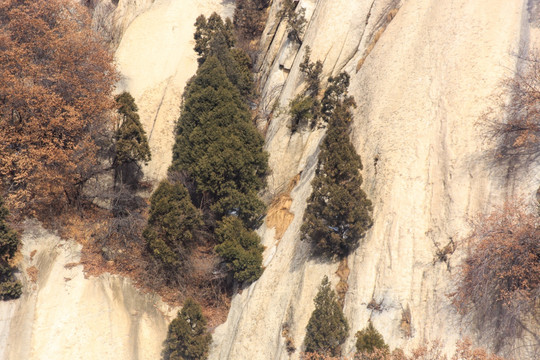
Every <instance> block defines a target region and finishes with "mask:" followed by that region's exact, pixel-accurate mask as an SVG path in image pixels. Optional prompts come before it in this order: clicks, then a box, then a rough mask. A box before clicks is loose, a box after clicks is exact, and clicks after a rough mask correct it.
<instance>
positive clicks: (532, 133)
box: [479, 54, 540, 160]
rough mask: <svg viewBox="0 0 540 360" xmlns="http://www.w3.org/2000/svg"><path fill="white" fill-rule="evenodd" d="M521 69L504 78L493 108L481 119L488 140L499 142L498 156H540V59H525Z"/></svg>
mask: <svg viewBox="0 0 540 360" xmlns="http://www.w3.org/2000/svg"><path fill="white" fill-rule="evenodd" d="M520 60H521V62H522V65H523V67H522V70H521V71H520V72H519V73H518V74H515V75H513V76H512V77H509V78H507V79H505V80H503V82H502V84H501V91H500V93H499V94H497V95H496V98H495V103H496V105H495V106H494V107H491V108H489V109H488V110H487V111H486V112H485V113H484V115H483V116H482V117H481V119H480V121H479V125H481V127H482V128H483V130H484V135H485V137H486V138H487V139H488V140H491V141H493V142H494V143H495V144H496V147H495V158H496V159H498V160H505V159H511V158H515V157H520V158H522V159H523V158H524V157H532V158H537V156H538V155H539V154H540V147H539V146H538V143H539V142H540V124H539V122H538V116H539V115H540V106H539V105H540V58H539V55H538V54H536V55H533V57H531V58H522V59H520Z"/></svg>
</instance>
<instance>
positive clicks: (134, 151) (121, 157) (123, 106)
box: [113, 92, 151, 183]
mask: <svg viewBox="0 0 540 360" xmlns="http://www.w3.org/2000/svg"><path fill="white" fill-rule="evenodd" d="M116 103H117V104H118V113H119V114H120V124H119V126H118V129H117V130H116V134H115V140H116V141H115V148H116V149H115V157H114V162H113V167H114V169H115V182H116V183H123V182H126V181H127V182H130V180H131V182H137V181H138V177H140V176H137V175H138V174H137V172H138V171H139V170H140V165H139V164H140V163H141V162H143V163H147V162H148V161H150V159H151V154H150V147H149V146H148V139H147V137H146V132H145V131H144V129H143V126H142V124H141V121H140V119H139V114H137V111H138V108H137V105H136V104H135V99H134V98H133V97H132V96H131V94H130V93H128V92H123V93H122V94H120V95H118V96H117V97H116ZM131 177H134V178H135V179H131Z"/></svg>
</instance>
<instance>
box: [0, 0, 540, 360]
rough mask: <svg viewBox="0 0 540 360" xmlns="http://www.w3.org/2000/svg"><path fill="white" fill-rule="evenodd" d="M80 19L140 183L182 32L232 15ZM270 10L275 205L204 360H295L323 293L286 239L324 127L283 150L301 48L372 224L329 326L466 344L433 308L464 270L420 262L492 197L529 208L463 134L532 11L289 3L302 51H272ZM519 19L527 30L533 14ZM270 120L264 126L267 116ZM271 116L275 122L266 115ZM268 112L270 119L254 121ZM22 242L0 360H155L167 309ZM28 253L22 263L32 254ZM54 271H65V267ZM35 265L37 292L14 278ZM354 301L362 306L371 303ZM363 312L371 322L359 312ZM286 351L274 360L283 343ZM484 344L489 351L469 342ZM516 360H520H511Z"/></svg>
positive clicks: (170, 95)
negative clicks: (351, 154) (134, 112)
mask: <svg viewBox="0 0 540 360" xmlns="http://www.w3.org/2000/svg"><path fill="white" fill-rule="evenodd" d="M94 5H95V21H96V24H97V26H99V27H101V28H102V29H104V30H105V31H107V33H108V34H109V35H110V37H111V39H113V43H114V44H115V46H116V48H117V50H116V59H117V63H118V66H119V69H120V71H121V72H122V74H123V76H124V78H123V81H122V82H121V83H120V84H119V88H120V89H119V90H124V89H125V90H128V91H130V92H131V93H132V94H133V96H134V97H135V99H136V101H137V104H138V105H139V108H140V109H141V111H140V115H141V120H142V122H143V124H144V126H145V128H146V131H147V133H148V135H149V138H150V146H151V150H152V155H153V158H152V162H151V163H150V164H149V165H148V167H147V168H146V169H145V174H146V176H147V178H148V179H149V180H157V179H160V178H163V177H164V176H165V173H166V169H167V167H168V166H169V164H170V161H171V149H172V144H173V128H174V121H175V120H176V119H177V118H178V115H179V104H180V98H181V94H182V90H183V87H184V85H185V82H186V81H187V79H189V77H191V76H192V75H193V74H194V73H195V70H196V67H197V64H196V57H195V54H194V52H193V51H192V48H193V43H192V34H193V23H194V21H195V18H196V17H197V16H198V15H199V14H200V13H204V14H206V15H208V14H210V13H211V12H212V11H218V12H220V13H221V14H224V15H231V13H232V6H234V4H232V2H228V1H220V0H154V1H151V0H120V1H119V2H118V4H117V5H114V4H113V3H112V2H109V1H108V0H103V1H95V4H94ZM280 5H281V1H279V0H274V1H273V2H272V5H271V7H270V9H269V18H268V23H267V25H266V29H265V31H264V33H263V37H262V39H261V55H260V60H259V64H258V66H257V68H258V71H259V72H258V76H259V79H260V90H261V94H262V99H261V111H262V113H263V114H262V115H263V116H261V117H260V119H259V122H258V125H259V126H260V128H261V130H264V131H265V134H266V148H267V150H268V152H269V153H270V166H271V168H272V174H271V176H269V178H268V185H269V189H268V195H270V196H274V197H278V196H279V198H280V199H281V200H282V201H278V202H276V203H277V204H279V205H280V206H278V207H277V208H276V206H274V207H273V208H272V216H271V217H270V216H269V219H268V220H269V221H267V222H266V223H265V224H264V225H263V226H262V227H261V229H259V233H260V235H261V237H262V238H263V243H264V245H265V246H266V248H267V249H266V251H265V259H264V262H265V263H264V264H265V266H266V270H265V272H264V273H263V275H262V277H261V278H260V279H259V280H258V281H257V282H256V283H254V284H252V285H251V286H250V287H249V288H247V289H245V290H244V291H243V292H242V293H240V294H237V295H235V296H234V298H233V301H232V307H231V310H230V313H229V316H228V319H227V321H226V322H225V323H224V324H223V325H221V326H219V327H218V328H217V329H216V330H215V332H214V334H213V340H214V341H213V344H212V348H211V354H210V358H211V359H290V358H292V359H297V358H298V357H299V353H300V351H301V350H302V347H301V345H302V341H303V338H304V335H305V327H306V324H307V322H308V319H309V316H310V314H311V312H312V310H313V307H314V305H313V301H312V299H313V297H314V296H315V294H316V292H317V287H318V285H319V284H320V281H321V279H322V278H323V276H324V275H328V276H329V277H330V279H331V281H332V283H333V285H336V284H337V283H338V281H339V276H338V274H336V272H337V271H338V267H339V264H338V263H331V262H322V261H320V260H317V259H314V258H312V257H311V256H310V247H309V245H308V244H306V243H304V242H302V241H300V239H299V228H300V225H301V222H302V216H303V212H304V209H305V206H306V199H307V197H308V196H309V194H310V192H311V187H310V182H311V180H312V178H313V174H314V167H315V165H316V161H317V151H318V150H317V149H318V145H319V143H320V140H321V138H322V136H323V135H324V130H325V129H324V128H317V129H315V130H314V131H307V130H305V131H300V132H298V133H295V134H294V135H291V133H290V130H289V128H288V118H287V116H286V115H284V113H285V112H284V111H279V108H280V107H281V108H285V107H286V106H287V105H288V102H289V100H290V99H291V98H292V97H294V96H295V95H296V94H297V93H298V92H299V91H301V89H302V87H303V86H304V83H303V81H304V79H303V75H302V74H301V72H300V70H299V64H300V62H301V61H302V59H303V56H304V53H305V51H306V47H307V46H309V47H310V48H311V52H312V55H311V59H312V60H313V61H316V60H321V61H322V62H323V64H324V71H323V74H324V77H325V78H326V77H328V76H330V75H336V74H338V73H339V72H341V71H347V72H348V73H349V74H350V75H351V86H350V93H351V95H353V96H354V97H355V99H356V102H357V104H358V106H357V108H356V109H355V111H354V123H353V124H352V131H351V139H352V141H353V144H354V145H355V147H356V149H357V151H358V153H359V154H360V155H361V157H362V160H363V164H364V170H363V172H362V173H363V177H364V185H363V186H364V189H365V190H366V192H367V193H368V195H369V197H370V198H371V199H372V201H373V203H374V209H375V210H374V226H373V227H372V229H371V230H370V231H369V233H368V234H367V236H366V238H365V240H364V242H363V243H362V245H361V246H360V247H359V248H358V249H357V250H356V251H355V252H354V253H353V254H351V255H350V256H349V258H348V259H347V260H348V261H347V263H348V270H347V269H344V268H343V267H342V268H341V269H340V271H339V275H340V276H341V277H343V278H347V282H348V291H347V293H346V297H345V306H344V310H345V314H346V316H347V318H348V320H349V323H350V325H351V333H350V337H349V339H348V341H347V343H346V346H345V352H346V353H347V354H351V353H352V351H353V350H354V336H353V335H354V333H355V332H356V331H357V330H359V329H361V328H363V327H364V326H365V325H366V323H367V321H368V319H371V320H372V322H373V324H374V325H375V327H376V328H377V329H378V330H379V331H380V332H381V333H382V335H383V336H384V338H385V340H386V341H387V342H388V343H389V344H390V346H391V347H398V346H399V347H404V348H406V349H407V348H410V347H413V346H415V345H417V344H420V343H424V342H425V341H428V340H433V339H438V338H439V339H443V340H444V341H445V342H446V343H448V344H449V345H450V346H452V344H453V343H454V342H455V340H456V339H458V338H460V337H463V336H471V337H472V338H473V339H476V341H477V343H478V344H479V345H482V343H483V340H481V339H479V338H478V334H476V333H475V332H474V331H473V328H472V327H471V326H469V325H468V324H464V323H462V321H461V319H460V317H458V316H457V314H456V313H455V310H454V309H453V308H452V307H451V305H450V303H449V300H448V298H447V294H448V293H449V292H451V291H452V279H453V276H455V274H456V266H457V265H458V264H459V261H460V259H461V258H462V255H463V249H462V248H460V247H459V246H458V248H457V250H456V252H455V253H454V254H453V255H451V256H450V260H449V263H444V262H440V261H437V259H436V252H437V250H438V249H439V248H442V247H444V246H445V245H447V244H448V243H449V242H450V241H451V240H454V241H457V240H459V239H460V238H461V237H463V236H464V235H466V234H467V233H468V231H469V225H468V223H467V219H468V218H469V217H470V216H473V215H474V214H476V213H478V212H485V211H488V210H489V209H490V208H491V206H493V205H495V204H499V203H501V202H502V201H503V200H504V199H506V198H509V197H512V196H516V195H523V196H525V197H526V198H527V199H529V198H530V199H531V201H532V194H533V193H534V191H535V190H536V188H537V187H538V183H539V180H540V179H539V178H538V175H537V173H538V172H537V171H536V170H537V169H538V166H534V165H535V164H532V165H531V166H530V167H529V168H520V170H519V171H516V170H514V171H510V170H509V169H506V168H500V167H496V166H494V165H493V162H492V161H490V158H489V156H488V153H489V147H490V144H488V143H485V142H484V141H483V138H482V137H481V136H480V129H479V128H478V126H477V125H475V124H476V122H477V120H478V118H479V117H480V116H481V114H482V113H483V112H484V111H485V110H486V109H487V108H488V107H489V106H491V105H492V104H493V103H492V100H493V99H492V96H493V94H495V93H497V91H498V89H499V84H500V81H501V80H502V79H504V78H506V77H509V76H513V74H515V73H516V72H519V69H520V62H519V57H518V56H516V55H517V54H518V53H519V54H524V55H526V54H527V53H528V52H529V51H530V49H532V48H534V45H535V43H536V42H537V40H536V39H538V32H539V31H538V29H539V26H540V24H539V22H538V16H537V14H538V4H537V1H533V0H529V1H523V0H522V1H518V0H511V1H509V0H478V1H468V0H454V1H451V2H449V1H440V0H406V1H399V0H379V1H374V0H369V1H368V0H354V1H353V0H331V1H330V0H300V1H299V5H298V6H301V7H304V8H305V9H306V19H307V20H308V22H307V26H306V30H305V33H304V34H303V36H302V44H298V43H297V42H294V41H291V40H290V39H288V37H287V30H286V24H285V22H284V21H281V20H280V19H278V18H276V14H277V12H278V10H279V9H280ZM535 14H536V15H535ZM272 109H274V111H273V112H272ZM276 109H277V110H276ZM271 113H272V116H270V114H271ZM27 229H28V230H27V232H26V233H25V235H24V237H23V242H24V248H23V258H24V259H23V261H22V263H21V269H22V270H23V272H22V275H23V278H24V279H25V281H26V282H27V283H28V284H29V286H28V287H27V288H26V289H27V290H26V291H25V294H24V295H23V298H22V299H21V300H18V301H14V302H8V303H2V304H0V330H1V332H0V359H23V358H24V359H70V360H71V359H98V358H101V359H109V358H115V359H157V358H159V353H160V351H161V342H162V341H163V340H164V338H165V334H166V327H167V324H168V322H169V321H170V320H171V319H172V316H173V315H174V309H170V308H168V307H167V306H165V305H164V304H162V303H161V302H160V301H159V299H158V298H156V297H154V296H150V295H141V294H139V293H138V292H137V291H136V290H135V289H134V288H133V287H132V286H131V285H130V283H129V281H127V280H126V279H122V278H120V277H116V276H101V277H99V278H90V279H85V278H84V276H83V274H82V269H81V267H80V266H75V267H70V266H69V265H68V264H70V263H74V262H77V257H78V252H79V250H78V247H77V246H76V245H74V244H73V243H71V242H69V241H64V240H60V239H58V238H57V237H55V236H54V235H52V234H48V233H47V232H45V231H43V230H42V229H40V228H39V226H38V225H37V224H34V223H29V224H28V226H27ZM34 250H37V251H36V253H34V255H33V256H32V255H31V254H32V252H33V251H34ZM66 265H68V266H66ZM31 266H36V268H37V269H38V277H37V282H36V283H30V280H29V276H28V275H27V271H26V270H27V269H28V268H29V267H31ZM370 303H371V305H370ZM374 304H375V306H374ZM285 324H286V325H287V326H288V328H289V330H288V336H290V338H291V339H292V340H293V342H294V344H295V345H296V347H297V348H298V350H297V351H296V352H295V353H293V354H292V355H289V354H288V353H287V350H286V346H285V338H284V337H283V336H282V329H283V326H284V325H285ZM486 340H488V339H486ZM1 349H4V350H1ZM517 358H520V359H522V358H523V359H525V358H526V357H525V355H523V356H522V355H519V356H517Z"/></svg>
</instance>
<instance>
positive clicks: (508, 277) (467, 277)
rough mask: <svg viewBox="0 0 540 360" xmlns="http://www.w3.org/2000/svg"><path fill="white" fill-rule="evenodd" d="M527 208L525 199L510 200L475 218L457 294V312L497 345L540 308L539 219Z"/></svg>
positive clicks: (511, 336) (514, 334)
mask: <svg viewBox="0 0 540 360" xmlns="http://www.w3.org/2000/svg"><path fill="white" fill-rule="evenodd" d="M524 209H525V206H524V205H523V204H522V203H520V202H514V203H507V204H505V205H504V206H503V207H501V208H498V209H495V211H493V212H492V213H491V214H489V215H480V216H478V217H477V218H475V219H474V220H473V221H472V233H471V234H470V236H469V237H468V238H467V239H466V241H467V242H469V254H468V255H467V257H466V259H465V261H464V263H463V265H462V266H461V269H460V274H459V280H458V286H457V291H456V292H455V293H454V294H452V298H453V302H454V304H455V305H456V306H457V308H458V310H459V311H460V312H461V313H463V314H465V315H467V316H468V317H470V319H471V320H472V321H473V324H474V325H476V326H477V327H478V329H479V330H480V333H481V334H482V335H487V336H488V338H491V339H492V340H493V341H494V345H495V347H496V349H500V348H501V346H503V345H505V343H507V342H508V341H509V340H510V339H515V338H517V337H519V336H520V335H521V333H522V331H523V330H524V329H525V325H524V324H523V321H522V320H523V319H524V317H526V316H527V315H530V314H533V313H534V312H535V311H538V309H535V302H536V301H537V300H538V299H540V226H539V225H540V221H539V220H540V219H539V217H538V215H537V214H531V213H527V212H526V211H525V210H524ZM533 335H534V334H533ZM535 336H536V337H538V334H535Z"/></svg>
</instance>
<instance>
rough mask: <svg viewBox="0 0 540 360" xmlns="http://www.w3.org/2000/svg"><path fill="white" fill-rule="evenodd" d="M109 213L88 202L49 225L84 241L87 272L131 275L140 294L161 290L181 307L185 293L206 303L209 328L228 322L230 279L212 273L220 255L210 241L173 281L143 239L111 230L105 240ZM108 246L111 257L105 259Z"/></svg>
mask: <svg viewBox="0 0 540 360" xmlns="http://www.w3.org/2000/svg"><path fill="white" fill-rule="evenodd" d="M142 216H144V217H146V214H142ZM111 217H112V214H111V213H110V211H108V210H106V209H102V208H99V207H97V206H87V207H86V208H85V209H83V211H82V212H72V213H64V214H61V215H60V216H58V217H57V218H56V223H55V224H52V225H50V226H54V228H55V229H57V230H58V231H59V232H60V233H59V234H60V236H61V237H63V238H72V239H75V240H76V241H77V242H79V243H80V244H82V245H83V249H82V255H81V261H80V265H83V267H84V269H83V271H84V273H85V276H99V275H101V274H103V273H110V274H118V275H121V276H124V277H127V278H130V279H131V280H132V282H133V284H134V285H135V286H136V287H137V288H138V289H140V290H141V291H142V292H144V293H152V292H153V293H157V294H158V295H160V296H161V297H162V299H163V301H165V302H166V303H169V304H171V305H177V306H179V305H181V304H182V303H183V301H184V300H185V298H186V297H191V298H193V299H196V300H197V301H198V302H199V303H200V304H201V306H202V307H203V313H204V315H205V316H206V318H207V319H208V325H209V327H210V328H212V327H215V326H217V325H219V324H221V323H223V322H224V321H225V320H226V318H227V314H228V310H229V307H230V298H231V296H232V294H231V293H230V291H229V290H228V288H227V286H226V285H227V284H225V281H226V279H223V278H222V277H216V276H215V275H214V270H215V267H214V266H215V265H216V261H217V259H216V256H215V254H214V252H213V245H212V244H201V245H200V246H198V247H196V248H195V249H193V252H192V256H191V257H190V261H189V263H188V264H187V265H186V266H187V268H186V270H185V271H183V272H182V273H180V274H178V279H177V280H178V281H177V282H176V283H174V284H173V283H171V282H170V281H168V279H167V278H165V277H164V276H163V273H162V272H161V270H160V267H159V266H158V264H156V263H155V260H154V258H153V257H152V256H150V255H149V253H148V251H147V249H146V244H145V243H144V241H139V240H136V239H133V240H132V241H129V242H126V239H125V237H124V236H123V235H122V234H115V233H114V232H112V233H110V237H109V238H108V239H107V241H106V243H105V244H104V243H103V240H102V237H103V234H104V233H105V232H106V231H107V229H108V227H109V220H110V218H111ZM139 238H140V237H139ZM104 247H105V248H106V249H107V251H108V254H109V256H110V258H109V259H107V258H105V257H104ZM77 265H79V263H69V264H66V267H73V266H77Z"/></svg>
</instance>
